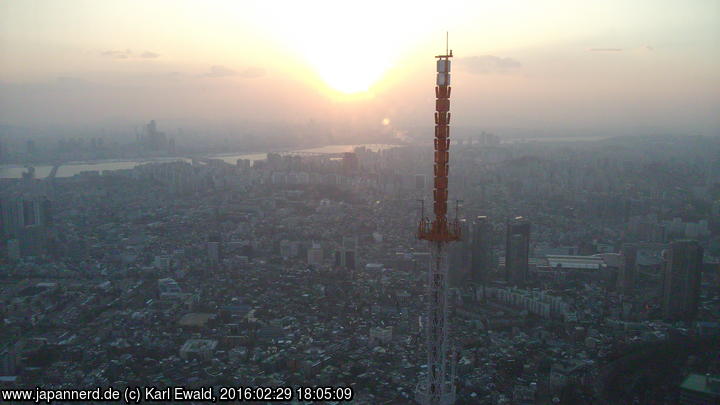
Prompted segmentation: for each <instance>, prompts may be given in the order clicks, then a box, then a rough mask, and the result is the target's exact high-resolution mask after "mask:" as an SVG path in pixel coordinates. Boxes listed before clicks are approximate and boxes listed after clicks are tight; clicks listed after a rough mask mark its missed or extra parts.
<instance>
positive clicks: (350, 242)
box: [340, 236, 358, 271]
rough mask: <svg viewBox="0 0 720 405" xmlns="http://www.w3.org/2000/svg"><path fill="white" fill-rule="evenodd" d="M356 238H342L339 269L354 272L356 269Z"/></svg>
mask: <svg viewBox="0 0 720 405" xmlns="http://www.w3.org/2000/svg"><path fill="white" fill-rule="evenodd" d="M357 250H358V238H357V236H344V237H343V239H342V248H341V249H340V267H342V268H344V269H346V270H351V271H354V270H355V268H356V267H357Z"/></svg>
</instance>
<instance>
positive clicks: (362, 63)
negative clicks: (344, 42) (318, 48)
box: [313, 58, 389, 94]
mask: <svg viewBox="0 0 720 405" xmlns="http://www.w3.org/2000/svg"><path fill="white" fill-rule="evenodd" d="M313 65H314V69H315V70H316V71H317V73H318V75H319V76H320V78H321V79H322V80H323V81H324V82H325V83H326V84H327V85H328V86H329V87H331V88H333V89H335V90H337V91H339V92H341V93H345V94H355V93H361V92H367V91H369V90H370V88H371V87H372V86H373V85H374V84H375V83H376V82H377V81H378V80H380V79H381V78H382V76H383V74H384V73H385V72H386V71H387V69H388V67H389V66H387V65H385V64H383V63H380V62H377V61H373V60H372V59H369V60H367V59H364V58H347V59H343V60H339V59H335V60H329V59H326V60H322V61H320V62H319V63H313Z"/></svg>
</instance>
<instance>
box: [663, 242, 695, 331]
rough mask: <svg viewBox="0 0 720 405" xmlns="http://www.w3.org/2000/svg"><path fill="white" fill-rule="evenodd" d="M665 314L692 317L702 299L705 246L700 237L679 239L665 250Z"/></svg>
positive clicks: (682, 318) (677, 317)
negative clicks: (700, 242) (697, 239)
mask: <svg viewBox="0 0 720 405" xmlns="http://www.w3.org/2000/svg"><path fill="white" fill-rule="evenodd" d="M664 256H665V263H664V277H663V279H664V280H663V300H662V304H663V305H662V306H663V316H664V317H665V319H668V320H683V321H692V320H693V319H695V316H696V315H697V311H698V304H699V301H700V280H701V277H702V263H703V248H702V246H700V244H698V243H697V241H690V240H685V241H678V242H673V243H671V244H670V248H669V249H667V250H666V251H665V253H664Z"/></svg>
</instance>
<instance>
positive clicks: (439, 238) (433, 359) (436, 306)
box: [415, 39, 461, 405]
mask: <svg viewBox="0 0 720 405" xmlns="http://www.w3.org/2000/svg"><path fill="white" fill-rule="evenodd" d="M452 56H453V55H452V50H448V46H447V39H446V47H445V54H444V55H438V56H436V57H435V58H436V59H437V81H436V84H437V85H436V86H435V98H436V100H435V158H434V161H435V166H434V173H435V179H434V189H433V213H434V214H435V216H434V218H433V219H432V220H431V219H430V218H427V217H425V216H424V213H423V215H422V218H421V219H420V223H419V225H418V238H419V239H422V240H427V241H428V242H429V243H430V251H431V255H430V257H431V258H430V260H431V261H430V269H429V271H428V309H427V321H426V322H425V332H426V338H427V341H426V342H427V375H426V376H425V377H424V378H421V379H420V382H419V383H418V386H417V390H416V393H415V398H416V400H417V402H418V403H420V404H422V405H447V404H452V403H454V402H455V396H456V393H455V384H454V380H455V352H454V351H453V350H452V349H451V348H450V347H449V345H448V341H447V340H448V327H447V274H448V261H447V244H448V243H449V242H453V241H457V240H460V237H461V235H460V225H459V223H458V220H457V218H455V219H453V220H448V217H447V202H448V201H447V200H448V174H449V170H450V166H449V165H450V58H452ZM449 364H450V365H451V367H450V370H448V365H449Z"/></svg>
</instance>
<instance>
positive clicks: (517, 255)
mask: <svg viewBox="0 0 720 405" xmlns="http://www.w3.org/2000/svg"><path fill="white" fill-rule="evenodd" d="M529 260H530V221H528V220H527V219H525V218H523V217H515V218H513V219H511V220H510V221H508V223H507V239H506V240H505V280H506V281H507V282H509V283H512V284H518V285H523V284H525V283H526V281H527V277H528V263H529Z"/></svg>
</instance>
